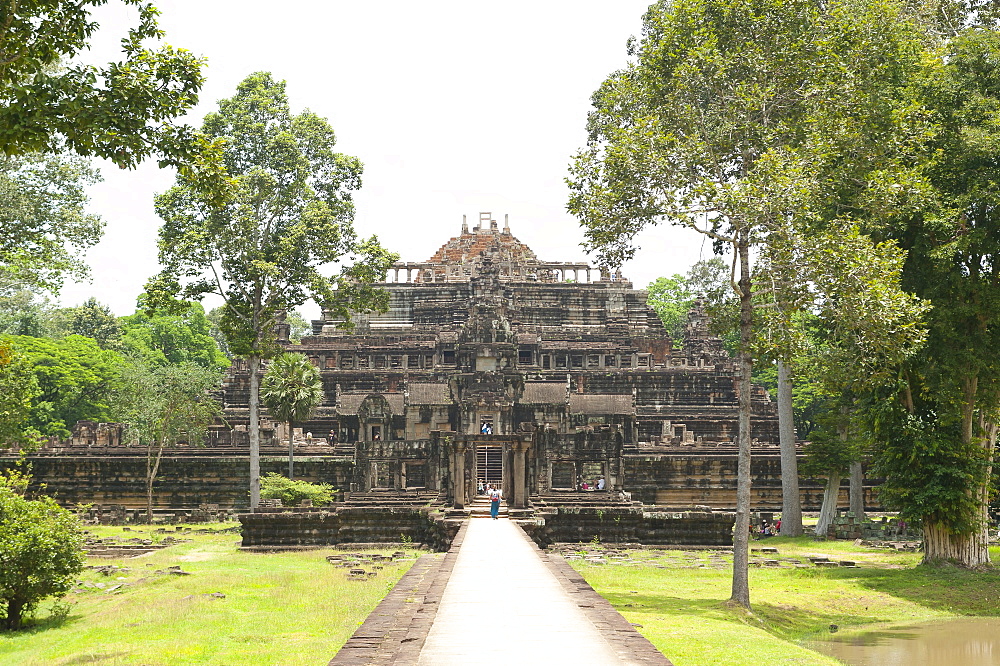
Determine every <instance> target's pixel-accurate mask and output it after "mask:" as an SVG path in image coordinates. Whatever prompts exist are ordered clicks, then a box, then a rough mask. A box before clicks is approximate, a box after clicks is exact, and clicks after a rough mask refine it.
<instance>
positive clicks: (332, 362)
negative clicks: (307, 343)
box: [324, 356, 337, 370]
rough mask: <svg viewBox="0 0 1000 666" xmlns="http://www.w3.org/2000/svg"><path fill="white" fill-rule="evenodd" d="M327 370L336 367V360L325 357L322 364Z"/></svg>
mask: <svg viewBox="0 0 1000 666" xmlns="http://www.w3.org/2000/svg"><path fill="white" fill-rule="evenodd" d="M324 367H326V369H327V370H329V369H331V368H336V367H337V359H336V357H334V356H327V357H326V363H325V364H324Z"/></svg>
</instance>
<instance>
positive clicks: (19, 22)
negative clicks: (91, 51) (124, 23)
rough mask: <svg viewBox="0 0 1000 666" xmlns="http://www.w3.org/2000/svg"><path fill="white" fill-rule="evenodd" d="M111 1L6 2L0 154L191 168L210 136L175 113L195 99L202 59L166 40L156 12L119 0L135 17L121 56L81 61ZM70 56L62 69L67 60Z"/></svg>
mask: <svg viewBox="0 0 1000 666" xmlns="http://www.w3.org/2000/svg"><path fill="white" fill-rule="evenodd" d="M105 4H107V0H34V1H33V2H5V3H3V6H2V8H0V18H2V20H0V152H2V153H4V154H6V155H23V154H26V153H31V152H51V153H55V152H59V151H60V150H61V149H63V148H68V149H69V150H71V151H74V152H76V153H79V154H80V155H88V156H91V155H92V156H97V157H102V158H105V159H108V160H111V161H112V162H114V163H115V164H117V165H118V166H120V167H123V168H131V167H134V166H136V165H137V164H139V163H140V162H142V161H143V160H144V159H145V158H146V157H149V156H151V155H158V156H159V157H160V159H161V164H171V165H174V166H179V167H182V168H185V169H186V170H190V168H191V166H192V162H196V161H199V160H201V159H203V158H201V157H198V154H199V152H200V151H201V150H202V149H204V148H207V147H208V146H207V143H206V142H205V141H203V140H199V138H198V136H197V134H196V132H195V131H194V130H193V129H192V128H191V127H188V126H186V125H180V124H175V123H173V122H172V121H173V119H174V118H177V117H179V116H182V115H184V114H185V113H187V112H188V111H189V110H190V109H191V108H193V107H194V105H195V104H197V102H198V91H199V90H200V89H201V86H202V84H203V82H204V77H203V76H202V74H201V67H202V65H203V64H204V61H203V60H202V59H201V58H199V57H197V56H195V55H193V54H191V53H189V52H188V51H186V50H184V49H178V48H175V47H173V46H168V45H161V46H159V47H158V48H155V49H154V48H149V46H148V44H149V43H151V42H159V40H160V39H162V37H163V33H162V31H161V30H160V29H159V27H158V25H157V21H156V19H157V16H158V14H159V11H158V10H157V9H156V8H155V7H154V6H153V5H152V4H150V3H148V2H144V1H143V0H122V4H124V5H126V6H130V7H134V8H135V11H136V13H137V18H136V21H135V23H134V25H133V26H132V27H131V28H129V30H128V32H127V34H126V35H125V36H124V37H123V38H122V40H121V48H122V58H121V60H119V61H117V62H111V63H108V64H107V65H104V66H102V67H97V66H92V65H84V64H78V63H76V62H75V61H74V59H75V58H76V57H77V56H79V55H80V54H81V53H83V52H84V51H85V50H86V49H87V48H88V47H89V46H90V43H91V39H92V38H93V37H94V36H95V35H96V34H97V31H98V28H99V25H98V24H97V22H96V21H94V20H93V18H92V15H91V12H92V10H93V8H95V7H99V6H102V5H105ZM63 63H68V64H67V65H66V66H61V65H63Z"/></svg>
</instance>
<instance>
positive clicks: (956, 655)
mask: <svg viewBox="0 0 1000 666" xmlns="http://www.w3.org/2000/svg"><path fill="white" fill-rule="evenodd" d="M808 646H809V647H810V648H812V649H813V650H816V651H818V652H822V653H823V654H826V655H829V656H831V657H834V658H836V659H839V660H841V661H843V662H844V663H846V664H851V665H852V666H904V665H905V666H915V665H916V664H919V665H920V666H959V665H961V666H1000V618H982V617H975V618H957V619H954V620H937V621H933V622H924V623H921V624H910V625H891V626H885V627H881V628H879V629H873V630H870V631H859V632H844V633H837V634H831V635H830V636H829V637H828V638H826V639H824V640H817V641H811V642H809V644H808Z"/></svg>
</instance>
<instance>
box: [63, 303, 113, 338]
mask: <svg viewBox="0 0 1000 666" xmlns="http://www.w3.org/2000/svg"><path fill="white" fill-rule="evenodd" d="M70 331H71V332H72V333H75V334H76V335H82V336H84V337H87V338H93V340H94V341H95V342H96V343H97V345H98V346H99V347H100V348H101V349H115V348H117V347H118V344H119V342H120V338H121V334H122V331H121V326H119V324H118V318H117V317H115V316H114V315H113V314H112V313H111V308H109V307H108V306H107V305H102V304H101V303H98V302H97V299H96V298H93V297H91V298H88V299H87V300H86V301H85V302H84V303H83V304H82V305H80V306H79V307H76V308H73V309H72V314H71V318H70Z"/></svg>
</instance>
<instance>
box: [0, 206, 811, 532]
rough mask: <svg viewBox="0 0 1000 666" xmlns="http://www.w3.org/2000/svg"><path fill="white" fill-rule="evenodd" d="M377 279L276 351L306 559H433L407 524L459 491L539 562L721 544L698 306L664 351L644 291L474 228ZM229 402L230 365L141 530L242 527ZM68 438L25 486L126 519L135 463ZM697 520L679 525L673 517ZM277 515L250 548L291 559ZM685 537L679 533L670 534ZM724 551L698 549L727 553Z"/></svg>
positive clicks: (758, 441) (713, 415) (773, 453)
mask: <svg viewBox="0 0 1000 666" xmlns="http://www.w3.org/2000/svg"><path fill="white" fill-rule="evenodd" d="M387 277H388V280H387V282H386V283H385V284H382V285H379V286H381V287H382V288H384V289H385V290H386V291H387V292H388V293H389V296H390V306H389V310H388V312H386V313H385V314H378V315H375V314H373V315H366V314H358V315H356V316H355V317H354V318H353V321H354V327H353V329H352V330H346V329H345V328H343V322H342V321H340V320H338V319H337V318H336V317H335V316H334V315H333V314H332V313H329V312H324V313H323V316H322V319H320V320H318V321H314V322H313V330H312V335H311V336H308V337H305V338H303V339H302V341H301V343H300V344H291V343H289V342H288V330H289V327H288V326H287V325H285V324H281V325H279V326H278V330H277V335H278V338H279V340H281V341H282V343H283V344H285V345H286V346H287V348H288V350H289V351H295V352H301V353H303V354H305V355H307V356H308V358H309V359H310V360H311V361H312V362H313V364H314V365H316V366H317V367H318V368H319V369H320V371H321V374H322V377H323V382H324V389H325V394H326V400H325V402H324V403H323V405H322V406H321V407H319V408H318V409H317V410H315V412H314V413H313V415H312V417H311V418H310V420H309V421H308V422H306V423H303V424H297V425H300V426H301V428H299V427H297V428H296V429H295V432H293V433H291V435H292V437H293V438H294V442H295V443H294V446H295V451H296V462H295V467H296V477H297V478H303V479H306V480H310V481H323V482H327V483H331V484H333V485H334V486H335V487H337V488H338V489H341V490H343V491H344V493H345V498H344V499H345V501H344V502H343V503H342V505H341V507H340V510H339V513H338V515H339V517H330V516H327V517H326V518H324V520H326V521H327V524H326V527H325V528H324V530H326V531H325V532H323V533H324V535H325V536H323V537H322V540H325V541H337V540H349V541H350V540H353V541H367V540H380V538H374V537H372V535H373V534H374V533H375V532H377V531H378V530H379V529H383V531H386V533H387V534H388V533H391V534H393V535H395V537H396V540H398V538H399V535H400V534H401V530H400V528H399V521H400V520H402V516H403V514H406V515H408V516H410V518H406V520H410V521H411V523H412V525H410V527H408V528H406V529H412V535H413V537H414V539H415V540H416V539H421V540H424V541H435V542H436V541H440V540H442V539H444V540H445V541H446V540H447V539H446V536H445V537H442V536H441V534H439V533H438V532H435V531H434V530H435V529H437V528H433V527H432V526H430V523H429V522H428V521H427V520H426V516H424V517H421V516H416V514H413V511H414V510H415V509H414V507H425V506H426V505H428V503H430V504H431V505H435V503H436V504H437V506H439V507H450V508H451V509H453V510H459V511H460V510H462V509H463V508H464V507H466V506H467V505H468V504H469V502H470V501H471V500H472V498H473V497H474V496H475V494H476V487H477V482H478V481H480V480H481V481H483V482H484V483H492V484H494V485H500V486H502V488H503V490H504V494H505V497H506V498H507V500H508V505H509V507H510V510H511V512H512V516H515V517H523V518H526V519H529V518H530V519H531V521H533V522H532V523H531V524H532V525H535V526H536V527H533V528H532V529H534V530H535V532H536V534H535V537H536V539H538V540H539V541H576V540H578V539H580V538H583V539H586V540H589V539H590V538H591V537H592V536H594V535H598V534H604V533H605V532H606V534H604V536H601V538H606V539H608V540H638V541H643V540H646V541H650V540H652V541H654V542H661V543H671V542H674V543H693V542H696V541H697V540H698V539H699V538H700V539H702V540H704V533H705V531H706V529H707V527H706V526H707V525H708V523H709V522H711V519H710V518H709V517H710V516H712V515H716V514H718V515H720V516H721V515H728V516H729V518H728V519H727V520H728V521H729V522H728V523H727V524H728V525H731V524H732V523H731V514H719V511H718V510H731V509H732V507H733V506H734V505H735V488H736V444H735V440H736V434H737V433H736V431H737V372H736V366H735V362H734V360H733V359H731V358H730V357H729V356H728V354H727V353H726V351H725V349H724V348H723V346H722V343H721V341H720V340H719V339H718V338H717V337H715V336H713V335H712V333H711V332H710V330H709V326H708V320H707V318H706V315H705V313H704V310H703V308H702V307H701V305H700V304H696V306H695V307H694V309H693V310H692V311H691V313H690V315H689V319H688V323H687V326H686V329H685V333H684V339H683V341H677V342H680V343H681V344H675V341H673V340H671V339H670V337H669V335H668V334H667V332H666V330H665V329H664V327H663V325H662V323H661V322H660V320H659V318H658V317H657V315H656V314H655V313H654V312H653V310H652V309H650V308H649V306H647V305H646V293H645V292H644V291H641V290H636V289H634V288H633V286H632V284H631V283H630V282H628V281H627V280H625V279H624V278H623V277H621V276H620V275H615V274H610V273H608V272H606V271H602V270H597V269H594V268H592V267H591V266H589V265H587V264H583V263H559V262H549V261H542V260H540V259H538V258H537V257H536V256H535V253H534V252H532V250H531V249H530V248H529V247H528V246H527V245H525V244H524V243H522V242H521V241H519V240H518V239H517V238H515V237H514V236H513V234H512V233H511V231H510V228H509V226H508V225H507V224H506V223H505V224H504V227H503V228H502V229H500V228H499V227H498V224H497V222H496V221H494V220H493V219H492V217H491V215H490V214H489V213H483V214H481V215H480V219H479V223H478V225H476V226H475V227H473V228H471V229H470V228H469V227H468V226H467V225H466V224H465V223H463V225H462V230H461V234H460V235H458V236H456V237H454V238H452V239H451V240H449V241H448V242H447V243H445V244H444V245H443V246H442V247H441V248H440V249H439V250H438V251H437V252H436V253H434V255H433V256H432V257H430V258H429V259H428V260H427V261H426V262H422V263H410V262H401V263H397V264H396V265H394V266H393V267H392V269H390V272H389V275H388V276H387ZM248 390H249V378H248V374H247V372H246V367H245V365H242V364H241V363H240V362H239V361H237V362H236V363H234V365H233V367H232V368H231V370H230V372H229V375H228V377H227V379H226V381H225V384H224V401H225V406H226V409H225V415H226V421H227V423H226V425H219V426H217V427H216V428H214V429H213V431H212V433H211V437H210V438H209V442H208V445H207V446H205V447H197V448H196V447H190V448H187V449H175V450H174V451H171V452H170V455H169V457H168V458H167V459H165V460H164V462H163V465H162V472H161V475H160V478H159V480H158V482H157V498H156V499H157V507H158V509H159V510H161V511H173V512H175V513H178V514H179V513H183V512H185V511H193V510H195V508H196V507H198V506H200V505H204V504H206V503H209V502H211V503H213V504H217V505H219V506H220V507H222V509H227V508H228V509H232V508H237V509H239V508H245V506H246V503H247V495H246V488H247V487H248V480H247V475H248V471H247V462H246V455H247V448H246V447H247V445H248V436H247V432H246V427H247V423H248V408H247V400H248ZM752 403H753V409H754V417H753V426H752V427H753V438H754V456H755V458H754V464H753V476H754V487H753V504H754V508H755V510H773V509H777V508H780V503H781V493H780V463H779V456H778V451H777V415H776V409H775V405H774V403H773V402H772V401H771V399H770V397H769V395H768V393H767V392H766V391H765V390H764V389H763V388H761V387H756V386H755V388H754V393H753V396H752ZM263 425H264V431H263V442H262V449H261V453H262V470H263V471H265V472H266V471H277V472H281V471H283V470H284V469H285V468H286V465H287V462H286V460H287V458H286V457H284V456H286V455H287V448H286V446H285V445H284V444H283V443H282V441H281V440H282V439H284V440H286V441H287V437H288V435H289V433H287V432H285V428H284V427H283V426H275V425H274V424H271V423H269V422H265V423H264V424H263ZM88 427H89V428H90V431H88V432H94V433H96V435H95V436H93V437H83V438H78V440H74V441H73V442H71V443H70V444H69V445H68V446H66V445H63V444H62V443H59V444H58V445H49V446H47V447H45V448H44V449H43V450H42V451H40V452H39V453H38V454H37V455H35V456H32V458H33V463H34V466H35V472H36V475H38V476H39V478H40V479H41V480H43V481H45V482H46V483H47V484H48V488H49V490H50V491H53V492H55V493H56V494H57V496H58V497H60V498H61V499H64V500H65V501H69V502H77V501H88V502H98V503H102V502H110V503H117V504H120V505H123V506H134V507H141V506H144V504H145V497H144V487H143V483H142V480H143V470H144V458H143V457H142V456H141V454H140V453H139V452H137V451H135V450H134V449H130V448H129V447H126V446H123V445H121V443H120V442H119V440H118V438H117V437H115V436H112V435H111V434H105V435H100V433H104V432H106V431H107V432H110V431H109V430H108V429H107V428H101V427H100V426H98V425H96V424H91V425H89V426H88ZM303 433H305V434H304V435H303ZM83 442H86V444H84V443H83ZM3 462H4V461H3V459H0V465H2V464H3ZM584 485H586V487H587V490H583V488H584ZM598 488H599V489H598ZM821 495H822V488H821V484H820V483H819V482H818V481H816V482H810V480H803V484H802V500H803V505H804V507H805V508H807V509H815V508H818V506H819V503H820V500H821ZM696 506H697V507H700V508H701V510H702V512H701V513H699V514H694V518H691V514H682V513H680V512H682V511H687V510H690V509H692V508H693V507H696ZM709 507H711V509H715V510H716V511H715V513H714V514H713V513H706V512H705V511H704V510H705V509H708V508H709ZM611 510H613V511H615V512H616V514H615V515H616V516H617V520H616V521H614V522H612V521H610V519H609V518H608V516H610V514H608V511H611ZM303 511H304V513H303V514H302V515H303V516H306V515H307V514H310V513H312V514H316V515H317V516H318V515H319V514H321V513H323V515H326V514H327V513H329V512H326V513H324V512H323V511H321V510H320V509H318V508H316V509H309V510H303ZM407 512H409V513H407ZM279 513H280V512H279V510H277V509H263V510H261V511H259V512H258V513H256V514H254V515H255V516H257V518H256V519H248V520H250V523H252V524H251V525H250V529H249V532H250V533H251V534H257V537H253V536H251V537H249V539H250V541H251V542H252V541H253V540H254V539H257V542H258V543H259V544H265V543H272V544H276V543H285V542H287V541H288V540H289V539H291V540H294V539H295V538H298V537H294V536H293V535H292V532H293V531H296V530H298V531H299V532H301V531H302V524H301V520H302V519H294V520H293V519H292V518H291V517H290V516H287V515H285V517H283V518H280V519H279V517H278V516H279ZM425 513H426V512H425ZM411 514H413V515H411ZM348 515H353V516H354V518H351V519H348ZM379 515H384V516H387V517H385V518H384V519H382V518H378V516H379ZM671 516H672V517H673V522H671V521H669V520H667V519H666V518H665V517H671ZM685 516H687V517H688V518H684V517H685ZM654 518H655V519H656V520H659V521H660V522H659V523H656V524H655V525H654V522H655V520H653V519H654ZM303 519H304V518H303ZM688 519H690V522H692V524H695V523H697V525H699V527H697V528H693V527H691V526H690V525H689V526H687V527H685V526H684V525H682V523H683V522H684V520H688ZM254 521H256V522H254ZM267 521H271V522H267ZM296 521H299V522H296ZM380 521H381V522H380ZM394 521H395V522H394ZM651 521H652V522H651ZM361 524H365V525H366V527H364V528H360V527H358V526H359V525H361ZM253 525H256V527H254V526H253ZM280 525H285V527H280ZM380 525H381V526H382V527H379V526H380ZM611 525H613V527H614V530H617V533H615V534H613V533H611V532H612V530H610V527H609V526H611ZM245 526H247V522H246V521H245ZM692 529H695V530H696V531H697V530H700V531H701V533H702V535H701V536H698V535H694V534H693V533H692V534H688V532H690V531H691V530H692ZM727 529H728V528H726V527H723V528H720V530H717V531H718V535H717V536H716V537H713V539H715V540H718V539H723V540H725V539H728V538H729V537H728V531H727ZM255 530H256V531H255ZM351 530H354V531H355V532H356V534H354V533H352V534H351V535H348V533H349V532H351ZM320 531H323V530H320ZM404 531H405V530H404ZM709 531H711V530H709ZM317 533H319V532H317ZM431 533H434V534H436V535H437V536H433V535H431V536H428V534H431ZM366 535H367V536H366ZM616 535H617V536H616ZM656 535H659V536H656ZM369 537H372V538H369ZM319 538H320V537H317V539H319ZM389 540H392V539H389Z"/></svg>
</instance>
